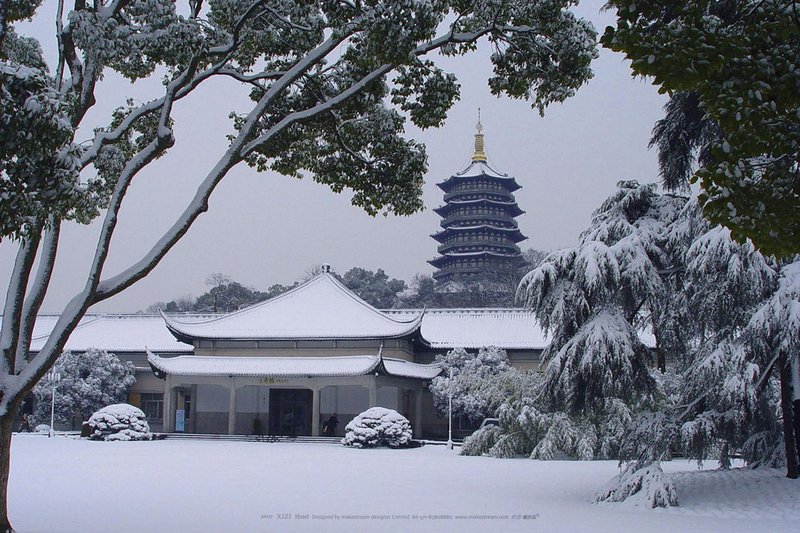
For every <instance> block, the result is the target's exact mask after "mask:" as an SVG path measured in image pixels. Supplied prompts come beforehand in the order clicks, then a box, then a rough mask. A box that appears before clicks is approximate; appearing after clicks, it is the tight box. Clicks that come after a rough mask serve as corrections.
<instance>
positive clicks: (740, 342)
mask: <svg viewBox="0 0 800 533" xmlns="http://www.w3.org/2000/svg"><path fill="white" fill-rule="evenodd" d="M683 215H684V216H689V217H699V216H700V215H699V211H698V210H696V209H694V208H692V209H687V210H685V211H684V213H683ZM692 226H694V227H700V226H701V225H700V224H683V225H681V224H678V225H676V227H675V230H676V232H677V231H681V230H683V229H684V228H686V227H692ZM685 260H686V263H685V268H686V271H685V287H684V291H685V295H686V296H685V297H686V302H687V305H688V310H689V312H690V315H691V323H692V324H693V326H694V327H693V330H690V329H688V328H684V332H685V335H686V336H687V337H689V338H692V340H691V341H690V342H691V343H692V349H691V356H690V358H689V359H688V360H685V361H684V362H683V364H682V365H680V362H679V367H678V370H679V371H680V372H681V379H680V394H679V396H680V399H679V403H680V405H683V406H685V408H684V409H683V410H682V412H681V413H680V414H679V417H680V419H679V420H678V423H680V424H681V429H680V439H681V443H680V445H681V448H682V450H683V451H684V453H686V454H688V455H689V456H690V457H693V458H696V459H697V460H698V461H702V460H703V459H706V458H709V457H717V458H719V460H720V464H721V465H722V466H725V465H727V464H728V457H727V456H728V453H729V452H730V451H732V450H737V449H741V448H742V446H744V444H745V442H746V441H747V439H748V438H749V436H750V435H753V434H756V433H760V432H762V431H767V432H770V431H771V432H773V433H774V431H775V428H776V427H777V426H776V423H775V413H774V405H775V403H774V401H773V400H774V398H773V397H772V395H773V393H774V390H772V388H770V387H769V386H763V387H757V386H756V385H757V383H758V381H759V378H760V376H761V373H762V371H763V369H764V364H763V361H761V360H760V359H761V358H755V359H754V358H753V354H752V352H751V351H749V350H747V347H746V345H745V342H744V338H743V337H742V333H743V331H744V328H745V327H746V326H747V324H748V322H749V321H750V318H751V316H752V315H753V312H754V311H755V309H756V308H757V306H758V305H759V304H760V303H761V302H763V301H764V299H765V298H766V297H767V296H768V295H769V294H770V293H771V292H772V291H773V290H774V287H775V277H776V273H775V269H774V265H773V263H772V262H771V261H770V260H768V259H767V258H765V257H764V256H763V255H761V253H759V252H758V251H757V250H756V249H755V248H754V247H753V245H752V244H751V243H750V242H745V243H744V244H739V243H736V242H734V241H733V239H732V238H731V236H730V231H729V230H727V229H726V228H722V227H721V226H713V227H708V228H707V230H706V231H705V232H703V233H701V234H700V235H698V236H697V237H695V238H694V239H693V241H692V243H691V245H690V246H689V248H688V250H687V252H686V256H685ZM765 385H769V384H768V383H767V384H765Z"/></svg>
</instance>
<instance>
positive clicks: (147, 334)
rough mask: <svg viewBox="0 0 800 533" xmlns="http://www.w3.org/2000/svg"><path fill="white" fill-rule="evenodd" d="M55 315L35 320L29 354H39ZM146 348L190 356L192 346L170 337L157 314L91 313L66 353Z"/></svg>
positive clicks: (76, 329)
mask: <svg viewBox="0 0 800 533" xmlns="http://www.w3.org/2000/svg"><path fill="white" fill-rule="evenodd" d="M58 318H59V317H58V316H55V315H40V316H38V317H36V325H35V327H34V335H33V338H32V339H31V348H30V349H31V351H33V352H38V351H40V350H41V349H42V348H43V347H44V344H45V343H46V342H47V339H48V337H49V336H50V332H51V331H52V330H53V328H54V327H55V325H56V322H57V321H58ZM207 318H208V317H207V316H202V315H200V316H197V315H195V316H192V318H191V319H192V320H198V319H207ZM145 345H147V346H149V347H151V348H152V349H154V350H158V351H159V352H166V353H190V352H191V351H192V346H191V345H187V344H184V343H183V342H180V341H178V340H176V339H175V337H174V336H173V335H170V333H169V331H167V330H166V329H165V328H164V321H163V319H162V318H161V317H160V316H159V315H137V314H90V315H86V316H85V317H83V319H81V321H80V323H79V324H78V326H77V327H76V328H75V330H74V331H73V332H72V334H71V335H70V336H69V339H67V343H66V345H65V346H64V350H65V351H71V352H85V351H87V350H88V349H90V348H97V349H103V350H107V351H109V352H115V353H116V352H123V353H124V352H143V351H144V347H145Z"/></svg>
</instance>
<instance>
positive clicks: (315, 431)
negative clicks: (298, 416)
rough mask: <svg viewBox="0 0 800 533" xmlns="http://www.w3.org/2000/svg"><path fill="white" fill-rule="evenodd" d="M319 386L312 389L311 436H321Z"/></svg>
mask: <svg viewBox="0 0 800 533" xmlns="http://www.w3.org/2000/svg"><path fill="white" fill-rule="evenodd" d="M319 391H320V389H319V387H318V386H314V387H313V388H312V389H311V394H312V395H313V396H312V397H311V419H312V420H311V436H312V437H319Z"/></svg>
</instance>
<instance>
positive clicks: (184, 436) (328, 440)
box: [158, 433, 342, 444]
mask: <svg viewBox="0 0 800 533" xmlns="http://www.w3.org/2000/svg"><path fill="white" fill-rule="evenodd" d="M158 438H163V439H170V440H216V441H236V442H306V443H319V444H341V440H342V439H341V437H311V436H298V437H287V436H282V435H211V434H206V433H161V434H159V437H158Z"/></svg>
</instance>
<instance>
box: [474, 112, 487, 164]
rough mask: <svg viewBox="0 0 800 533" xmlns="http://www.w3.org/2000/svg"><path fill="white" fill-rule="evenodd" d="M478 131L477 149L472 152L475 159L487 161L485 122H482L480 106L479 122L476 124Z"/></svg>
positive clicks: (476, 137) (476, 136)
mask: <svg viewBox="0 0 800 533" xmlns="http://www.w3.org/2000/svg"><path fill="white" fill-rule="evenodd" d="M475 129H476V130H477V133H476V134H475V151H474V152H473V153H472V160H473V161H483V162H486V153H485V152H484V145H483V124H481V108H480V107H479V108H478V123H477V124H475Z"/></svg>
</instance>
